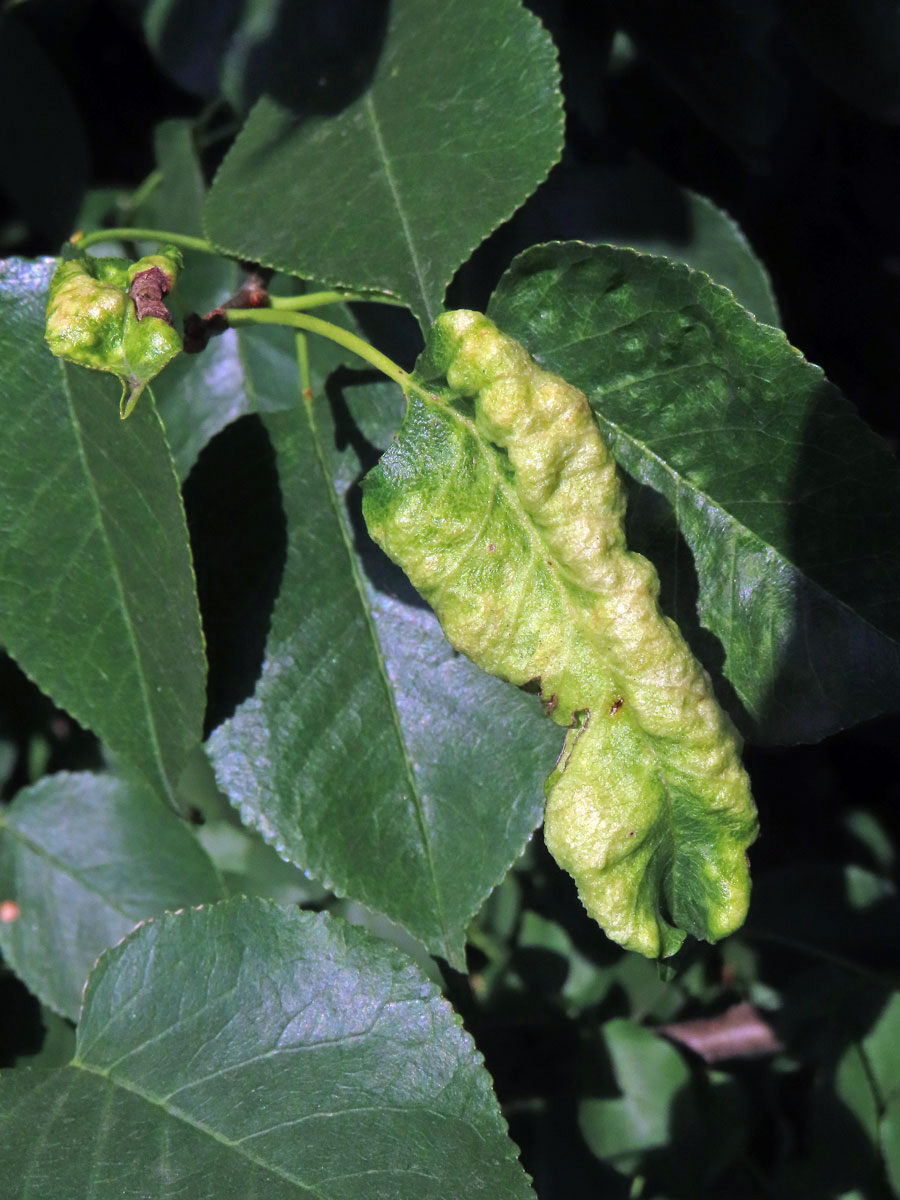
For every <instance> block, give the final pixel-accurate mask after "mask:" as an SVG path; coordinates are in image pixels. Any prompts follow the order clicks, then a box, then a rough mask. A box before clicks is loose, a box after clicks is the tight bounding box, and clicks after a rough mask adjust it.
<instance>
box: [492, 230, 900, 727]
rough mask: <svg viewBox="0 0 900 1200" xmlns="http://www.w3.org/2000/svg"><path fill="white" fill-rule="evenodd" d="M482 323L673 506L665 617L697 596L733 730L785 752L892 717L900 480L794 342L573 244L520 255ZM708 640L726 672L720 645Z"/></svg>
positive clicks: (598, 250) (660, 270)
mask: <svg viewBox="0 0 900 1200" xmlns="http://www.w3.org/2000/svg"><path fill="white" fill-rule="evenodd" d="M489 311H490V313H491V315H492V317H493V318H494V319H495V320H496V321H497V323H498V324H499V325H500V326H501V328H503V329H504V330H506V331H507V332H509V333H511V334H512V335H513V336H514V337H517V338H518V339H519V340H521V341H522V342H523V343H524V344H525V345H526V347H527V348H528V349H529V350H530V351H531V352H532V354H534V355H535V356H536V357H537V358H538V360H539V361H540V362H541V363H542V364H543V365H544V366H545V367H547V368H548V369H549V370H552V371H555V372H557V373H559V374H560V375H562V376H563V377H564V378H566V379H568V380H569V381H570V382H572V383H574V384H576V385H577V386H578V387H580V388H582V390H584V391H585V392H586V393H587V395H588V398H589V400H590V401H591V404H592V406H593V408H594V411H595V412H596V414H597V417H598V420H599V422H600V427H601V432H602V433H603V435H604V437H605V438H606V439H607V441H608V443H609V445H610V447H611V449H612V451H613V453H614V454H615V456H616V458H617V459H618V461H619V462H620V464H621V465H622V466H623V467H624V468H625V469H626V470H627V471H628V472H629V473H630V474H631V475H632V476H633V477H634V478H636V479H637V480H639V481H640V482H641V483H645V484H649V485H650V486H651V487H652V488H654V489H655V490H656V491H658V492H661V493H662V494H663V496H665V497H666V499H667V500H668V501H669V503H670V504H671V506H672V507H673V509H674V514H675V517H676V519H677V522H678V526H679V528H680V530H681V533H682V534H683V536H684V539H685V541H686V542H687V545H688V547H689V548H690V551H691V553H692V555H693V570H695V571H696V575H697V588H698V592H697V594H696V595H695V594H693V586H694V584H693V577H692V569H691V564H690V562H684V561H681V559H683V556H681V555H679V551H678V546H677V544H673V545H671V546H670V554H671V555H672V557H673V560H677V561H675V563H674V565H675V566H676V568H680V574H679V576H678V579H677V583H678V590H677V592H676V595H675V596H674V603H673V604H672V606H671V610H672V614H673V615H674V616H675V617H676V619H677V620H678V621H679V622H680V623H681V624H682V625H687V624H688V622H689V621H690V620H691V619H692V613H693V610H694V607H695V603H696V612H697V615H698V616H699V620H700V622H701V623H702V625H703V626H704V627H705V628H706V629H708V630H709V631H710V632H711V633H712V634H714V635H715V637H716V638H717V639H718V640H719V642H720V643H721V648H722V649H723V650H724V663H723V664H722V668H721V669H722V673H723V674H724V676H725V678H726V679H727V680H728V682H729V683H730V684H731V686H732V687H733V688H734V690H735V692H736V693H737V697H739V700H740V704H741V705H742V706H743V710H744V712H743V714H742V713H741V710H740V707H738V706H737V705H735V706H733V707H734V710H735V715H736V716H737V718H738V720H739V721H740V720H742V719H743V723H744V724H745V725H746V726H749V727H750V728H751V729H752V730H753V731H754V732H755V735H756V736H757V738H759V739H760V740H763V741H782V742H790V741H800V740H813V739H816V738H819V737H822V736H824V735H825V734H827V733H829V732H831V731H833V730H835V729H839V728H841V727H843V726H845V725H849V724H851V723H853V722H854V721H860V720H863V719H865V718H866V717H869V716H872V715H874V714H876V713H879V712H883V711H886V710H892V709H894V708H896V705H897V695H898V681H900V647H898V638H900V603H898V599H897V598H898V595H900V588H898V579H900V570H898V568H900V554H898V549H897V548H898V545H900V536H898V534H900V475H898V471H897V466H896V462H895V461H894V460H893V458H892V456H891V455H890V453H889V451H888V449H887V447H886V446H885V445H884V444H883V443H882V442H881V440H880V439H879V438H877V437H876V436H875V435H874V434H873V433H871V431H870V430H868V429H867V428H866V427H865V426H864V425H863V424H862V422H861V421H860V420H859V419H858V417H857V416H856V415H855V413H854V411H853V409H852V408H851V407H850V405H848V404H847V403H846V401H844V400H843V399H842V397H841V396H840V395H839V393H838V392H837V391H836V390H835V389H834V388H833V387H832V386H831V385H829V384H828V382H827V381H826V380H825V379H824V378H823V376H822V374H821V372H820V371H819V370H818V369H817V368H815V367H813V366H810V365H809V364H808V363H806V362H804V361H803V359H802V357H801V356H800V355H799V354H798V353H797V351H796V350H794V349H793V348H792V347H791V346H789V345H788V343H787V342H786V340H785V338H784V335H783V334H781V333H779V332H778V331H776V330H774V329H770V328H769V327H767V326H763V325H760V324H758V322H756V321H755V320H754V319H753V318H752V317H751V316H750V315H749V314H747V313H746V312H744V311H743V309H741V308H740V307H739V306H738V305H737V304H735V302H734V300H733V299H732V297H731V296H730V295H729V293H727V292H725V291H724V290H722V289H720V288H717V287H715V286H714V285H713V284H711V283H710V282H709V281H708V280H707V279H706V278H705V277H704V276H702V275H699V274H696V273H694V272H691V271H689V270H687V269H686V268H683V267H679V266H677V265H674V264H672V263H669V262H667V261H665V260H660V259H652V258H647V257H643V256H639V255H636V254H633V253H631V252H629V251H626V250H617V249H613V248H610V247H603V246H585V245H582V244H579V243H563V244H557V245H550V246H546V247H535V248H533V249H532V250H530V251H526V252H525V253H524V254H523V255H522V256H520V258H519V259H517V260H516V262H515V263H514V264H513V266H512V267H511V268H510V270H509V272H508V273H507V274H506V276H504V278H503V280H502V281H501V283H500V286H499V288H498V290H497V292H496V293H495V295H494V297H493V299H492V301H491V306H490V310H489ZM638 548H640V543H639V542H638ZM656 561H657V565H658V566H659V567H660V568H661V570H663V571H665V568H666V564H665V563H664V562H662V561H660V559H659V557H658V556H656ZM695 642H696V644H697V645H698V649H699V650H700V651H701V653H704V656H705V659H706V664H707V666H708V667H709V668H710V669H712V670H715V669H716V668H717V666H718V665H719V664H718V662H717V652H718V651H719V647H718V646H716V645H715V643H712V644H710V643H709V642H708V641H707V642H705V643H704V641H703V637H702V635H700V636H698V637H697V638H695Z"/></svg>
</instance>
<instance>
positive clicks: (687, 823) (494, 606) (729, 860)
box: [364, 312, 756, 956]
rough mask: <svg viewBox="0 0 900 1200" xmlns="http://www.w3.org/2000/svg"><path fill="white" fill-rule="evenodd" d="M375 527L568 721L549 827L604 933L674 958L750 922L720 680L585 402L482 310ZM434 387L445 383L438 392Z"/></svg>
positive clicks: (447, 347)
mask: <svg viewBox="0 0 900 1200" xmlns="http://www.w3.org/2000/svg"><path fill="white" fill-rule="evenodd" d="M416 372H417V376H416V377H417V379H418V381H419V385H420V386H419V389H417V392H416V393H414V394H412V395H411V398H410V405H409V410H408V412H407V416H406V420H405V422H404V425H403V428H402V429H401V432H400V436H399V440H398V441H397V442H396V443H395V444H394V445H392V446H391V448H390V449H389V450H388V452H387V453H386V454H385V455H384V457H383V458H382V460H381V462H380V464H379V466H378V467H377V468H376V469H375V470H374V471H373V472H372V473H371V474H370V475H369V476H368V477H367V479H366V482H365V502H364V513H365V517H366V521H367V524H368V526H369V530H370V532H371V533H372V535H373V536H374V537H375V539H376V541H378V542H379V544H381V545H382V546H383V547H384V548H385V549H386V550H387V552H388V553H389V554H390V555H391V557H393V558H394V559H395V560H396V561H397V562H398V563H400V564H401V565H402V566H403V569H404V570H405V571H406V572H407V574H408V575H409V577H410V579H411V580H412V582H413V583H414V584H415V586H416V588H417V589H418V590H419V591H420V592H421V593H422V594H423V595H424V596H425V598H426V599H427V600H428V601H429V603H430V604H431V605H432V607H433V608H434V609H435V611H436V613H437V614H438V617H439V618H440V621H441V624H442V626H443V628H444V631H445V632H446V634H447V637H448V638H449V640H450V642H451V643H452V644H453V645H454V646H455V647H456V648H457V649H459V650H462V651H463V652H464V653H465V654H466V655H468V656H469V657H470V658H471V659H472V660H473V661H474V662H476V663H478V664H479V665H480V666H482V667H484V668H486V669H487V670H488V671H490V672H491V673H492V674H494V675H499V676H501V677H502V678H505V679H508V680H510V681H511V682H513V683H515V684H518V685H519V686H524V685H526V684H532V685H533V686H534V687H535V688H539V690H540V693H541V697H542V700H543V702H544V704H545V706H546V708H547V710H548V712H549V713H550V714H551V715H552V717H553V719H554V720H555V721H557V722H559V723H560V724H562V725H565V726H568V727H569V734H568V737H567V739H566V744H565V748H564V749H563V753H562V755H561V757H560V760H559V762H558V764H557V768H556V770H555V771H554V773H553V775H552V776H551V777H550V779H549V780H548V784H547V795H548V804H547V815H546V819H545V827H544V833H545V838H546V841H547V844H548V846H549V848H550V850H551V852H552V853H553V854H554V856H555V857H556V858H557V860H558V861H559V862H560V863H561V864H562V865H563V866H565V867H566V869H567V870H569V871H570V872H571V873H572V875H573V876H574V878H575V881H576V883H577V884H578V888H579V892H580V894H581V897H582V900H583V901H584V904H585V907H586V908H587V910H588V912H589V913H591V915H592V916H594V917H595V918H596V919H597V920H598V921H599V922H600V924H601V925H602V926H603V928H604V929H605V930H606V931H607V933H608V934H609V935H610V937H612V938H614V939H615V940H616V941H618V942H620V943H621V944H622V945H624V946H627V947H628V948H630V949H636V950H640V951H641V952H642V953H644V954H647V955H651V956H653V955H657V954H671V953H674V951H675V950H676V949H677V948H678V946H679V945H680V943H681V941H682V939H683V937H684V933H685V932H691V933H693V934H695V935H696V936H699V937H705V938H709V939H711V940H715V939H717V938H720V937H722V936H724V935H725V934H726V933H728V932H730V931H731V930H733V929H734V928H736V927H737V926H738V925H740V923H741V921H742V920H743V917H744V914H745V912H746V906H747V901H748V891H749V885H748V880H747V869H746V863H745V850H746V848H747V846H748V845H749V843H750V842H751V841H752V840H753V838H754V836H755V832H756V820H755V810H754V807H753V802H752V799H751V797H750V791H749V786H748V782H747V777H746V775H745V773H744V771H743V769H742V767H741V764H740V745H739V739H738V738H737V735H736V733H735V731H734V729H733V727H732V725H731V722H730V720H729V719H728V718H727V717H726V716H725V714H724V712H723V711H722V710H721V709H720V707H719V706H718V704H717V703H716V700H715V697H714V695H713V692H712V686H711V684H710V680H709V677H708V675H706V673H705V671H704V670H703V669H702V667H701V666H700V664H699V663H698V662H697V661H696V659H695V658H694V657H693V656H692V654H691V652H690V650H689V649H688V647H687V645H686V643H685V642H684V640H683V638H682V637H681V636H680V634H679V633H678V630H677V628H676V626H675V625H674V624H673V623H672V622H671V621H667V620H666V619H665V618H663V616H662V615H661V613H660V611H659V608H658V606H657V602H656V597H657V592H658V580H657V577H656V573H655V571H654V570H653V567H652V566H651V565H650V563H648V562H647V560H646V559H644V558H641V557H640V556H639V555H636V554H632V553H629V552H628V551H627V550H626V548H625V538H624V531H623V525H622V518H623V515H624V507H625V502H624V492H623V490H622V487H621V484H620V482H619V480H618V478H617V474H616V468H615V464H614V462H613V460H612V457H611V456H610V454H609V453H608V451H607V449H606V447H605V446H604V444H603V442H602V440H601V438H600V435H599V433H598V430H597V426H596V423H595V422H594V419H593V416H592V415H591V411H590V408H589V407H588V403H587V400H586V399H585V396H584V395H583V393H581V392H579V391H578V390H577V389H576V388H573V387H571V386H569V385H567V384H566V383H564V382H563V380H561V379H559V378H558V377H555V376H552V375H549V374H548V373H547V372H545V371H542V370H541V369H540V368H539V367H538V366H537V365H536V364H535V363H534V361H533V360H532V359H531V358H530V357H529V355H528V354H527V353H526V351H525V350H524V349H523V348H522V346H521V345H519V344H518V343H517V342H515V341H513V340H512V339H511V338H508V337H506V336H505V335H503V334H502V333H500V332H499V331H498V330H497V328H496V326H494V325H493V323H492V322H491V321H489V320H488V319H487V318H485V317H482V316H480V315H479V314H477V313H468V312H457V313H447V314H444V316H442V317H441V318H439V320H438V321H437V323H436V325H435V327H434V330H433V332H432V335H431V337H430V339H429V343H428V345H427V347H426V350H425V353H424V355H423V356H422V358H421V359H420V361H419V363H418V365H417V368H416ZM422 385H424V387H427V388H429V389H432V390H433V389H439V391H438V392H436V394H435V396H434V398H433V399H424V398H423V394H421V393H422Z"/></svg>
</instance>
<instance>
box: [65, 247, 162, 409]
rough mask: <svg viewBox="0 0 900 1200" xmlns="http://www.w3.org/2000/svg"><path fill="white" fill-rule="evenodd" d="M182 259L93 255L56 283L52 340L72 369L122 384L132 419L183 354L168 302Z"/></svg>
mask: <svg viewBox="0 0 900 1200" xmlns="http://www.w3.org/2000/svg"><path fill="white" fill-rule="evenodd" d="M181 264H182V258H181V252H180V251H179V250H177V249H176V248H175V247H174V246H166V247H164V248H163V249H162V250H161V251H160V253H158V254H149V255H147V256H146V257H145V258H142V259H139V260H138V261H137V262H135V263H129V262H128V261H127V259H123V258H99V257H94V256H93V255H85V256H83V257H82V256H80V255H75V256H74V257H66V258H63V260H62V261H61V262H60V264H59V266H58V267H57V268H56V271H55V273H54V275H53V279H52V280H51V281H50V296H49V299H48V301H47V326H46V338H47V345H48V346H49V348H50V352H51V353H52V354H55V355H56V356H57V357H58V358H64V359H65V360H66V361H67V362H72V363H77V364H78V365H79V366H82V367H90V368H91V369H92V370H94V371H107V372H108V373H109V374H110V375H115V377H116V378H117V379H118V380H119V381H120V382H121V384H122V399H121V402H120V410H121V414H122V416H123V417H127V416H128V415H129V414H130V413H131V411H132V409H133V408H134V406H135V404H136V402H137V400H138V397H139V396H140V394H141V392H142V391H143V390H144V388H145V387H146V386H147V384H148V383H149V382H150V380H151V379H153V378H155V376H157V375H158V374H159V372H160V371H161V370H162V369H163V367H164V366H165V365H166V363H168V362H170V361H171V360H172V359H173V358H174V357H175V355H176V354H178V353H179V352H180V351H181V338H180V336H179V335H178V334H177V333H176V332H175V329H174V328H173V325H172V319H171V315H170V313H169V311H168V309H167V308H166V306H165V304H164V303H163V301H162V297H163V296H165V295H167V293H169V292H170V291H171V290H172V288H173V287H174V286H175V281H176V279H177V277H178V272H179V270H180V269H181Z"/></svg>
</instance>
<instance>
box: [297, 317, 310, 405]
mask: <svg viewBox="0 0 900 1200" xmlns="http://www.w3.org/2000/svg"><path fill="white" fill-rule="evenodd" d="M295 337H296V339H297V367H298V369H299V371H300V393H301V395H302V396H303V401H304V403H305V404H309V403H310V402H311V401H312V398H313V389H312V371H311V370H310V367H309V346H308V345H307V341H308V339H307V337H306V334H305V333H300V331H299V330H298V331H297V333H296V334H295Z"/></svg>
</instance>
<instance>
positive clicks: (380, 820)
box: [209, 390, 559, 967]
mask: <svg viewBox="0 0 900 1200" xmlns="http://www.w3.org/2000/svg"><path fill="white" fill-rule="evenodd" d="M375 394H376V395H377V390H376V392H375ZM266 426H267V428H268V430H269V434H270V436H271V438H272V441H273V444H274V446H275V450H276V454H277V459H278V470H279V476H280V480H281V491H282V502H283V505H284V510H285V515H286V517H287V527H288V556H287V564H286V566H285V573H284V577H283V579H282V583H281V592H280V595H279V598H278V602H277V605H276V608H275V612H274V614H273V618H272V628H271V632H270V635H269V640H268V644H267V648H266V661H265V664H264V666H263V673H262V677H261V679H260V681H259V684H258V685H257V688H256V692H255V695H254V696H253V698H252V699H250V700H248V701H247V702H246V703H245V704H243V705H242V706H241V708H240V709H238V711H237V713H236V714H235V716H234V718H233V719H232V720H230V721H227V722H226V723H225V724H224V725H223V726H221V727H220V728H219V729H218V730H216V732H215V733H214V734H213V736H212V738H211V739H210V743H209V749H210V754H211V756H212V760H213V763H214V765H215V768H216V774H217V778H218V781H219V785H220V787H222V789H223V790H224V791H225V792H227V793H228V795H229V796H231V797H232V800H233V802H234V803H235V804H239V805H240V807H241V814H242V818H243V819H244V820H245V821H246V822H247V823H248V824H252V825H253V826H254V827H256V828H258V829H259V830H260V831H261V832H262V833H263V836H264V837H265V838H266V840H267V841H270V842H272V843H273V844H274V845H276V846H277V847H278V849H279V851H280V852H281V853H282V854H284V855H285V856H286V857H289V858H290V859H291V860H292V861H294V862H296V863H298V864H299V865H300V866H302V867H304V868H308V869H309V870H311V871H312V872H313V873H314V874H315V875H317V876H318V877H319V878H323V879H324V880H325V881H326V883H327V884H328V886H329V887H332V888H333V889H334V890H335V891H337V892H338V894H340V895H346V896H350V897H351V898H353V899H355V900H359V901H361V902H362V903H364V904H367V905H369V906H370V907H372V908H376V909H378V910H380V911H381V912H384V913H385V914H386V915H387V916H389V917H390V918H391V919H392V920H394V921H397V922H399V923H401V924H403V925H404V926H405V927H406V928H407V929H408V930H409V931H410V932H411V933H413V934H414V935H415V936H416V937H418V938H420V939H421V940H422V941H423V942H425V944H426V945H427V946H428V947H429V949H430V950H431V951H432V952H433V953H435V954H440V955H443V956H444V957H445V958H447V959H449V961H451V962H452V963H453V964H454V965H456V966H459V967H462V966H463V965H464V958H463V934H464V930H465V926H466V925H467V924H468V922H469V920H470V919H471V917H472V916H473V915H474V913H475V911H476V910H477V908H478V907H479V905H480V904H481V902H482V900H483V899H484V897H485V896H486V895H487V893H488V892H489V891H490V889H491V888H492V887H493V886H494V885H495V884H496V883H498V882H499V880H500V879H501V878H502V877H503V875H504V874H505V872H506V870H507V869H508V868H509V866H510V864H511V863H512V862H513V860H514V859H515V858H516V857H518V855H519V854H520V853H521V850H522V846H523V844H524V842H525V841H526V839H527V838H528V836H529V834H530V833H531V831H532V830H533V829H534V827H535V825H536V824H537V823H538V822H539V821H540V818H541V811H542V808H543V794H542V787H541V782H542V779H543V776H544V775H545V774H546V771H547V764H548V762H552V761H553V757H554V754H555V752H556V750H558V740H559V739H558V734H556V733H554V731H553V729H552V728H551V727H547V726H545V723H544V722H543V721H542V719H541V716H540V710H539V708H538V706H537V703H536V701H535V700H534V699H533V697H528V696H525V695H523V694H521V693H518V692H510V691H509V690H508V689H506V688H505V687H504V685H502V684H501V683H499V682H498V681H497V680H495V679H491V678H490V677H488V676H486V675H484V674H483V673H482V672H480V671H478V670H477V669H476V668H475V667H473V666H472V664H471V663H469V662H468V661H467V660H466V659H464V658H461V657H460V656H458V655H456V654H455V653H454V651H453V650H452V649H451V648H450V646H448V645H447V643H446V642H445V640H444V638H443V637H442V635H441V633H440V630H439V628H438V626H437V622H436V621H435V619H434V617H432V616H431V614H430V613H428V612H427V611H426V610H425V609H424V608H421V607H417V606H411V605H409V604H405V603H402V602H401V601H400V600H399V599H397V598H395V597H394V596H392V595H390V594H388V593H387V592H386V591H384V590H379V589H378V588H377V587H376V586H373V583H372V582H371V581H370V579H367V577H366V574H365V571H366V569H367V568H368V569H369V570H372V571H373V572H376V573H377V574H378V575H379V576H380V580H379V583H380V587H381V588H387V589H389V591H391V590H394V589H396V588H397V587H398V586H399V587H400V588H403V589H404V590H406V589H405V581H403V580H402V578H400V577H397V576H396V575H391V574H390V573H387V574H386V573H385V571H386V567H388V564H386V563H385V561H384V559H383V558H382V557H381V556H380V555H379V554H378V553H377V551H375V550H374V547H372V546H371V544H370V543H368V540H367V539H364V540H363V541H362V542H361V543H360V544H359V549H360V550H362V551H363V553H364V554H365V555H366V562H365V563H363V562H361V561H360V559H359V558H358V557H357V552H356V550H355V548H354V538H356V537H360V536H362V535H359V534H355V533H354V531H353V528H352V526H351V523H350V514H349V513H348V511H347V504H348V502H350V503H355V495H356V494H355V492H354V491H353V490H351V489H352V485H353V483H354V482H355V481H356V480H357V479H358V477H359V474H360V467H359V462H358V459H357V458H356V456H355V454H354V453H353V451H352V450H349V449H348V450H347V451H345V452H344V453H343V454H340V453H338V452H337V451H336V450H335V448H334V447H335V436H336V435H335V429H334V426H333V423H332V417H331V413H330V411H329V406H328V404H327V402H326V400H325V399H324V397H323V396H322V395H321V394H318V395H317V396H316V399H315V400H314V402H313V404H312V406H311V407H310V408H305V407H304V406H302V405H301V404H300V403H299V402H298V403H297V404H296V405H295V408H294V411H293V412H291V413H281V414H272V415H271V416H268V417H267V418H266ZM335 482H336V483H337V487H338V492H337V494H335V491H334V486H335ZM366 545H368V549H367V550H366ZM373 556H374V557H373Z"/></svg>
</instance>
